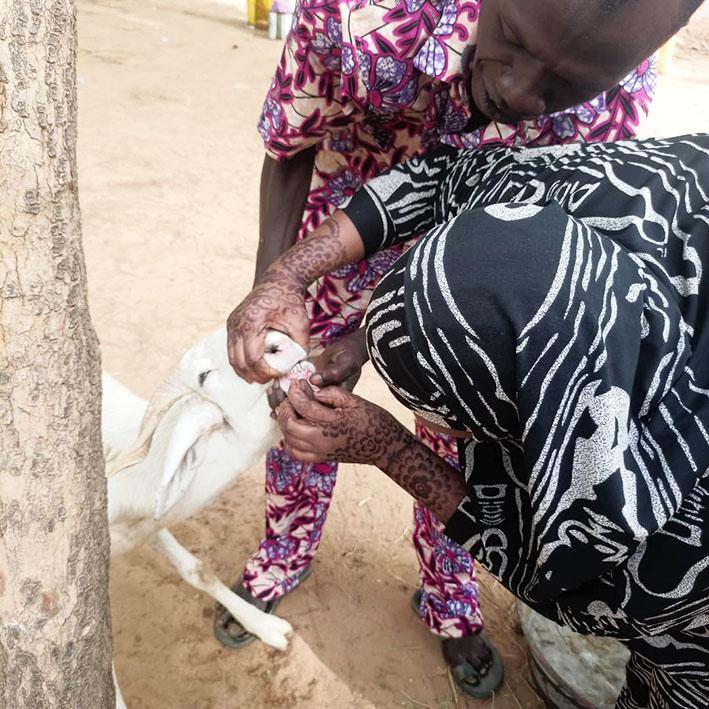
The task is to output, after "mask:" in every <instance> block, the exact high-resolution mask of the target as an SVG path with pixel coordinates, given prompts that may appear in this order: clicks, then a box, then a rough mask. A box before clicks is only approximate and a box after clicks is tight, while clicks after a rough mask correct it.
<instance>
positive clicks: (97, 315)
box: [79, 0, 709, 709]
mask: <svg viewBox="0 0 709 709" xmlns="http://www.w3.org/2000/svg"><path fill="white" fill-rule="evenodd" d="M79 44H80V49H79V92H80V95H79V99H80V101H79V106H80V108H79V132H80V137H79V163H80V165H79V167H80V192H81V202H82V208H83V226H84V241H85V248H86V254H87V261H88V271H89V282H90V301H91V307H92V313H93V318H94V322H95V324H96V328H97V330H98V333H99V336H100V338H101V342H102V345H103V357H104V367H105V368H106V369H107V370H108V371H110V372H111V373H113V374H114V375H116V376H117V377H119V378H120V379H121V380H122V381H124V382H125V383H127V384H128V385H130V386H131V387H133V388H134V390H135V391H136V392H138V393H140V394H141V395H144V396H147V395H149V394H150V393H151V391H152V390H153V388H154V386H155V385H156V384H157V383H158V381H159V380H160V379H161V378H162V376H163V375H164V374H165V373H166V372H167V371H168V370H169V369H170V368H171V366H172V365H173V364H174V363H175V362H176V360H177V358H178V356H179V354H180V353H181V352H182V351H183V350H185V349H186V348H187V347H189V346H190V344H191V343H193V342H194V341H195V340H196V339H198V338H199V337H201V336H202V335H204V334H206V333H207V332H209V331H210V330H212V329H214V328H216V327H218V326H219V325H221V323H222V322H223V320H224V318H225V316H226V315H227V313H228V312H229V311H230V310H231V308H232V307H233V305H234V304H236V303H237V302H238V301H239V300H240V299H241V297H242V296H244V295H245V294H246V292H247V290H248V288H249V285H250V282H251V274H252V264H253V257H254V253H255V247H256V224H257V192H258V190H257V187H258V178H259V170H260V165H261V155H262V149H261V146H260V143H259V138H258V135H257V133H256V130H255V128H254V125H255V122H256V119H257V116H258V111H259V107H260V103H261V100H262V98H263V95H264V92H265V90H266V87H267V86H268V83H269V81H270V76H271V72H272V70H273V68H274V66H275V63H276V59H277V57H278V54H279V46H278V43H276V42H270V41H268V40H267V39H266V38H265V37H263V36H261V35H257V34H255V33H254V32H253V31H251V30H249V29H248V28H247V27H246V26H245V22H244V15H243V13H242V12H241V11H240V9H239V8H238V7H234V6H232V5H231V4H229V3H226V2H225V3H222V4H215V3H212V2H208V1H207V0H191V1H190V0H150V2H145V0H98V1H93V2H89V1H88V0H80V2H79ZM707 107H709V20H705V19H699V20H698V21H696V22H695V23H694V24H693V26H692V27H691V28H690V29H689V31H687V32H685V33H684V35H683V38H682V41H681V43H680V47H679V52H678V56H677V60H676V62H675V65H674V67H673V70H672V73H671V74H670V75H669V76H667V77H665V78H664V79H663V80H662V82H661V86H660V95H659V99H658V101H657V107H656V111H655V113H654V115H653V118H652V120H651V121H650V122H649V123H648V125H647V127H646V130H645V133H646V134H661V135H669V134H673V133H680V132H688V131H692V130H709V119H708V118H707ZM361 393H362V394H363V395H365V396H369V397H371V398H373V399H375V400H377V401H379V402H381V403H387V404H388V405H390V406H391V407H392V408H393V409H395V410H396V411H397V412H399V413H401V416H402V418H403V420H407V421H408V420H409V417H408V416H407V415H406V414H405V413H404V412H402V411H401V409H400V407H398V406H397V405H396V404H395V403H394V402H393V401H392V400H391V398H390V397H388V396H387V393H386V391H385V390H384V387H383V386H382V385H381V384H380V383H379V382H378V381H377V380H376V378H375V376H374V375H373V373H372V371H371V370H369V371H367V372H366V373H365V376H364V378H363V383H362V385H361ZM262 477H263V472H262V467H261V466H257V467H256V468H254V469H253V470H251V471H250V472H249V473H248V474H246V475H244V476H243V477H242V478H241V479H240V480H239V481H238V484H237V485H236V487H235V488H234V489H233V490H231V491H230V492H229V493H228V494H226V495H224V496H223V498H222V499H220V500H219V502H218V503H217V504H215V505H214V506H212V507H211V508H210V509H209V510H208V511H206V512H205V513H204V514H202V515H201V516H200V517H199V518H197V519H194V520H191V521H189V522H188V523H185V524H183V525H181V526H180V527H178V528H177V529H176V530H174V531H175V532H176V535H177V536H178V538H179V539H180V540H181V541H182V542H183V543H184V544H186V546H187V547H189V548H190V549H191V550H192V551H194V552H195V553H197V554H198V555H199V556H200V557H202V558H204V559H208V560H209V561H210V562H211V563H212V564H213V567H214V568H215V570H216V571H217V573H218V574H219V576H220V577H221V578H222V579H223V580H225V581H228V582H231V581H232V580H233V578H234V577H235V576H236V575H237V574H238V573H239V572H240V570H241V566H242V563H243V561H244V560H245V559H246V557H247V556H248V555H249V554H250V553H251V552H252V551H253V550H254V547H255V545H256V543H257V541H258V540H259V538H260V535H261V530H262V526H263V516H262V506H263V493H262ZM112 578H113V580H112V585H111V598H112V603H113V623H114V637H115V654H116V670H117V674H118V677H119V679H120V683H121V686H122V689H123V692H124V694H125V697H126V700H127V702H128V704H129V706H130V707H131V708H132V709H139V708H144V709H167V708H170V709H182V708H184V709H188V708H189V709H207V708H210V709H211V708H217V707H218V708H229V707H241V706H246V707H285V706H287V707H338V708H339V707H369V706H377V707H397V706H402V707H436V708H439V707H440V708H444V707H447V708H449V709H450V708H452V707H454V706H468V707H483V706H485V707H493V706H494V707H498V708H503V707H504V708H507V707H509V708H517V709H520V708H524V709H527V708H528V707H537V706H541V701H540V700H539V698H538V697H537V695H536V693H535V692H534V689H533V688H532V685H531V679H530V674H529V671H528V667H527V656H526V652H525V647H524V640H523V638H522V637H521V636H520V634H519V632H518V627H517V621H516V615H515V612H514V605H513V602H512V599H511V597H510V596H509V595H508V594H507V593H506V592H505V591H504V590H503V589H501V588H500V586H499V585H498V584H496V582H495V581H494V580H493V579H491V578H490V577H488V576H487V575H485V574H484V573H483V572H481V573H480V582H481V587H482V604H483V609H484V611H485V613H486V619H487V624H488V629H489V634H490V636H491V637H492V639H493V641H494V642H495V644H496V645H497V647H498V648H499V649H500V651H501V653H502V656H503V658H504V661H505V665H506V672H507V679H506V682H505V685H504V688H503V689H502V690H501V691H500V692H499V693H498V695H497V696H496V697H495V698H494V700H490V701H488V702H474V701H472V700H465V699H464V698H463V697H460V696H459V697H456V695H455V693H454V691H453V689H452V685H451V682H450V680H449V677H448V675H447V672H446V667H445V664H444V662H443V660H442V658H441V654H440V649H439V643H438V641H437V640H436V639H435V638H434V637H433V636H432V635H430V634H429V633H428V632H427V631H426V629H425V628H424V627H423V625H422V624H421V623H420V622H419V621H417V620H416V618H415V617H414V616H413V614H412V611H411V609H410V607H409V598H410V595H411V593H412V591H413V590H414V589H415V587H416V583H417V571H416V564H415V560H414V554H413V550H412V547H411V500H410V498H409V497H408V496H407V495H406V494H405V493H403V492H402V491H400V490H399V489H398V488H397V487H396V486H395V485H394V484H393V483H391V482H389V481H388V479H386V478H385V477H384V476H383V475H382V474H381V473H379V472H378V471H376V470H374V469H371V468H367V467H364V466H343V467H342V470H341V474H340V481H339V483H338V489H337V492H336V495H335V498H334V501H333V506H332V510H331V513H330V517H329V521H328V525H327V528H326V532H325V536H324V540H323V543H322V547H321V550H320V553H319V555H318V558H317V561H316V564H315V573H314V574H313V576H312V577H311V578H310V579H309V580H308V581H307V582H306V583H305V584H304V585H303V586H302V588H301V589H299V590H298V591H297V592H296V593H294V594H292V596H291V597H289V598H287V599H286V600H285V601H284V602H283V604H282V605H281V606H280V608H279V612H280V613H281V615H283V616H284V617H286V618H288V619H289V620H290V621H291V622H292V623H293V625H294V626H295V629H296V633H295V635H294V637H293V641H292V644H291V648H290V649H289V651H288V652H286V653H285V654H279V653H276V652H274V651H271V650H269V649H267V648H266V647H264V646H263V645H261V644H255V645H252V646H250V647H249V648H248V649H245V650H241V651H231V650H227V649H224V648H222V647H221V646H220V645H218V644H217V643H216V641H215V640H214V638H213V636H212V630H211V624H212V610H213V603H212V601H211V600H210V599H209V598H207V597H206V596H205V595H203V594H199V593H196V592H195V591H194V590H193V589H192V588H190V587H189V586H187V585H186V584H184V583H183V582H182V581H181V580H180V579H179V578H178V577H177V575H176V573H175V572H174V571H173V570H172V569H171V568H170V567H169V566H168V565H167V564H166V563H165V562H164V561H162V560H161V559H160V558H158V557H157V556H156V555H155V554H154V553H153V552H152V551H150V550H148V549H142V550H138V551H136V552H134V553H132V554H130V555H128V556H126V557H123V558H121V559H118V560H116V561H115V563H114V564H113V566H112Z"/></svg>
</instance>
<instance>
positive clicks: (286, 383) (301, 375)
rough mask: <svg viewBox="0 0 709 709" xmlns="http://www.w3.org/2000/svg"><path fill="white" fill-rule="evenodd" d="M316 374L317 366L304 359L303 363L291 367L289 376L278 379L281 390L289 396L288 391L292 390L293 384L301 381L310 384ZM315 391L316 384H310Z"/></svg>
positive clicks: (285, 375)
mask: <svg viewBox="0 0 709 709" xmlns="http://www.w3.org/2000/svg"><path fill="white" fill-rule="evenodd" d="M313 374H315V365H314V364H313V363H312V362H308V360H306V359H304V360H303V361H302V362H298V364H296V365H294V366H293V367H291V370H290V372H288V374H284V375H283V376H282V377H279V378H278V384H279V385H280V387H281V389H283V391H284V392H285V393H286V394H287V393H288V389H290V385H291V382H295V381H298V380H300V379H303V380H305V381H306V382H308V384H310V377H311V376H312V375H313ZM310 386H311V387H312V388H313V389H317V387H316V386H315V385H314V384H310Z"/></svg>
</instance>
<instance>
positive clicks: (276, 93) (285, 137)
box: [258, 0, 353, 159]
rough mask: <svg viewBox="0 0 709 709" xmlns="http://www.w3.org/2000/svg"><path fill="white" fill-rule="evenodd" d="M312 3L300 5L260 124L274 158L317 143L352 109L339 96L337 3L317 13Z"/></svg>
mask: <svg viewBox="0 0 709 709" xmlns="http://www.w3.org/2000/svg"><path fill="white" fill-rule="evenodd" d="M311 5H313V0H304V1H303V2H301V3H298V9H297V11H296V14H295V16H294V18H293V24H292V26H291V30H290V32H289V33H288V37H287V38H286V40H285V44H284V47H283V53H282V54H281V59H280V61H279V63H278V67H277V69H276V73H275V76H274V77H273V81H272V82H271V87H270V88H269V91H268V94H267V95H266V99H265V101H264V104H263V108H262V111H261V117H260V118H259V121H258V130H259V133H260V134H261V137H262V139H263V144H264V147H265V148H266V151H267V152H268V154H269V155H271V157H273V158H275V159H284V158H287V157H289V156H290V155H293V154H294V153H297V152H299V151H301V150H304V149H305V148H308V147H310V146H312V145H317V144H318V143H320V142H321V141H322V139H323V138H324V137H325V135H326V134H327V133H328V132H329V131H330V130H332V129H334V128H337V127H338V126H342V125H344V124H346V123H347V122H348V121H349V120H350V117H349V115H348V114H349V113H351V111H352V110H353V107H352V105H351V104H349V103H348V102H346V101H345V100H343V98H342V94H341V84H342V74H341V65H342V26H341V22H342V21H341V15H340V13H339V11H338V8H339V3H338V2H331V3H318V7H317V12H316V11H315V9H314V8H313V7H311ZM345 107H346V108H345Z"/></svg>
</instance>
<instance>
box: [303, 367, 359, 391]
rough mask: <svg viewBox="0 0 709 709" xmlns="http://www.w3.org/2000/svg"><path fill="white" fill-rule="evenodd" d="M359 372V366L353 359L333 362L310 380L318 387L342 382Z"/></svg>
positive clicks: (319, 370)
mask: <svg viewBox="0 0 709 709" xmlns="http://www.w3.org/2000/svg"><path fill="white" fill-rule="evenodd" d="M357 373H358V369H357V366H356V365H355V364H354V362H352V361H348V362H337V361H335V362H332V363H329V364H327V365H326V366H325V367H323V368H322V369H318V371H317V372H316V373H315V374H314V375H313V376H312V377H310V381H311V382H312V383H313V384H315V386H318V387H324V386H332V385H335V386H337V385H339V384H342V383H343V382H344V381H346V380H347V379H348V377H351V376H353V375H356V374H357Z"/></svg>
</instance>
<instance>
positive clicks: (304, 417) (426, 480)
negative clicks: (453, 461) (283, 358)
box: [276, 382, 467, 521]
mask: <svg viewBox="0 0 709 709" xmlns="http://www.w3.org/2000/svg"><path fill="white" fill-rule="evenodd" d="M276 413H277V416H278V423H279V426H280V427H281V431H282V432H283V434H284V440H285V444H286V447H287V448H288V450H289V452H290V453H291V454H292V455H293V456H294V457H295V458H297V459H298V460H303V461H306V462H318V461H322V460H337V461H339V462H343V463H367V464H369V465H376V466H377V467H378V468H379V469H380V470H382V471H383V472H384V473H386V474H387V475H388V476H389V477H390V478H391V479H392V480H393V481H394V482H395V483H396V484H397V485H399V486H400V487H402V488H403V489H404V490H406V491H407V492H408V493H409V494H410V495H412V496H413V497H414V498H416V499H417V500H418V501H419V502H420V503H421V504H422V505H424V506H425V507H426V508H428V509H429V510H431V512H433V513H434V514H435V515H436V517H438V519H440V520H441V521H445V520H448V519H450V517H452V516H453V514H454V513H455V511H456V509H457V508H458V505H459V504H460V502H461V500H462V499H463V498H464V497H465V496H466V495H467V492H466V489H465V483H464V482H463V476H462V475H461V474H460V472H459V471H457V470H455V468H452V467H451V466H450V465H448V463H446V462H445V460H443V459H442V458H440V457H439V456H438V455H436V454H435V453H434V452H433V451H432V450H430V449H429V448H427V447H426V445H425V444H423V443H421V442H420V441H418V440H417V439H416V438H415V436H414V435H413V434H411V433H410V432H409V431H408V430H407V429H406V428H405V427H404V426H402V425H401V424H400V423H399V422H398V421H397V420H396V419H395V418H394V417H393V416H392V415H391V414H390V413H388V412H387V411H385V410H384V409H382V408H381V407H379V406H377V405H375V404H372V403H371V402H369V401H366V400H365V399H362V398H360V397H358V396H355V395H354V394H350V393H349V392H346V391H344V390H342V389H340V388H337V387H329V388H327V389H322V390H321V391H320V392H317V393H315V394H313V393H311V391H310V388H309V387H308V385H307V384H305V383H304V382H296V383H294V384H293V385H291V388H290V391H289V394H288V399H286V400H285V401H283V402H282V403H281V404H280V405H279V406H278V409H277V410H276Z"/></svg>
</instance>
